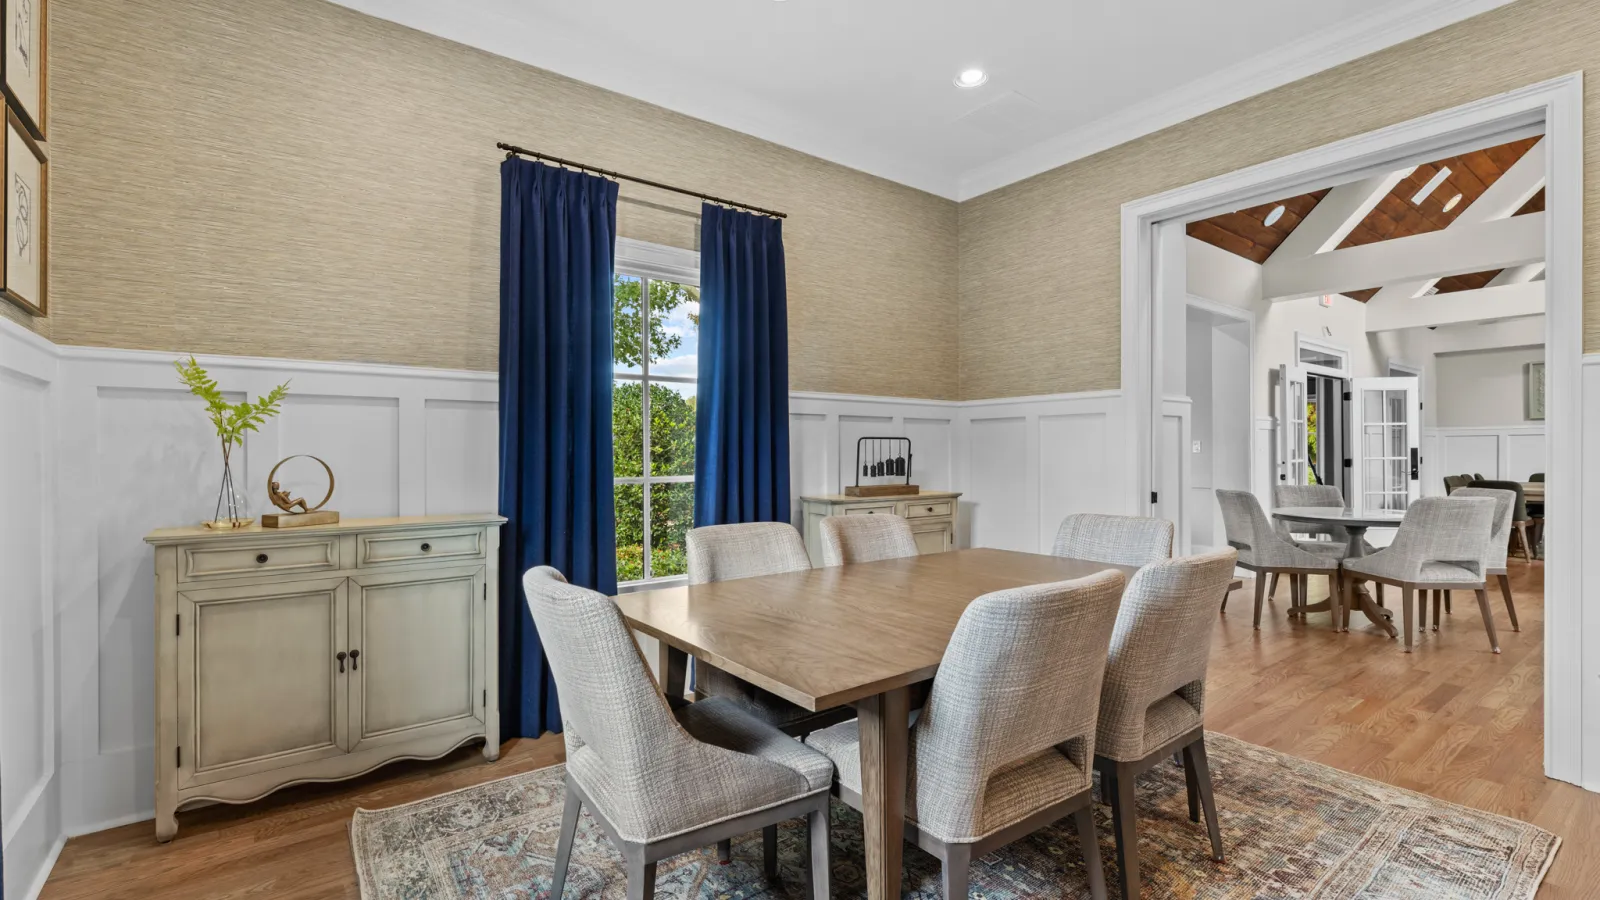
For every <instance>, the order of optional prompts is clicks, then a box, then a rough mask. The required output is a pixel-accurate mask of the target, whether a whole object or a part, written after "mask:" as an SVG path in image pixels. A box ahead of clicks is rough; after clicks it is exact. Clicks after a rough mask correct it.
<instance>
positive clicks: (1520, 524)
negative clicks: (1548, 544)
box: [1451, 478, 1533, 563]
mask: <svg viewBox="0 0 1600 900" xmlns="http://www.w3.org/2000/svg"><path fill="white" fill-rule="evenodd" d="M1470 487H1475V488H1487V489H1489V490H1495V491H1510V492H1511V493H1512V494H1514V495H1515V496H1516V500H1515V502H1514V504H1513V506H1512V509H1511V527H1512V528H1513V529H1515V534H1516V535H1517V538H1518V540H1520V541H1521V543H1522V558H1523V559H1524V560H1526V561H1527V562H1530V563H1531V562H1533V544H1532V543H1530V542H1529V540H1528V522H1529V521H1530V520H1531V519H1532V517H1531V516H1530V515H1529V514H1528V501H1527V495H1526V494H1525V493H1524V492H1523V489H1522V482H1520V481H1494V480H1485V479H1482V478H1479V479H1477V480H1475V481H1473V482H1472V484H1471V485H1470ZM1451 496H1455V495H1454V494H1452V495H1451Z"/></svg>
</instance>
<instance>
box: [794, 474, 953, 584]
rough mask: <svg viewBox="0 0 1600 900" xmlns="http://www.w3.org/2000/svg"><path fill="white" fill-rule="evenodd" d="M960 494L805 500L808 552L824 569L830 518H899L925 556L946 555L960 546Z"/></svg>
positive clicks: (827, 496) (824, 496)
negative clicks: (825, 522) (824, 542)
mask: <svg viewBox="0 0 1600 900" xmlns="http://www.w3.org/2000/svg"><path fill="white" fill-rule="evenodd" d="M960 497H961V494H960V492H958V491H923V492H922V493H920V494H899V495H894V496H889V497H847V496H845V495H844V494H822V495H819V496H816V497H801V498H800V510H801V516H802V517H803V518H804V520H805V521H804V529H803V532H804V534H805V539H806V552H807V553H808V554H810V556H811V564H812V565H813V566H821V565H822V530H821V529H822V520H823V519H825V518H827V517H828V516H871V515H883V514H889V515H895V516H899V517H900V518H902V519H905V520H906V521H908V522H910V523H911V533H912V536H914V537H915V538H916V540H917V549H918V550H919V551H921V552H922V553H943V552H945V551H946V550H954V549H955V546H956V518H957V517H958V516H959V515H960V511H961V505H960V503H958V502H957V501H958V500H959V499H960Z"/></svg>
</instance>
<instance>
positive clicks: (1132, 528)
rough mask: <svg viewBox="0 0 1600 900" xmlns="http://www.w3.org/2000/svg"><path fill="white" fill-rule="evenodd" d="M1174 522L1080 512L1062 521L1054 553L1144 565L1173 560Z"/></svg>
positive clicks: (1074, 557)
mask: <svg viewBox="0 0 1600 900" xmlns="http://www.w3.org/2000/svg"><path fill="white" fill-rule="evenodd" d="M1172 531H1173V529H1172V523H1171V522H1168V521H1167V520H1166V519H1151V518H1146V517H1144V516H1111V515H1105V514H1102V513H1077V514H1075V515H1070V516H1067V517H1066V518H1065V519H1062V520H1061V528H1060V529H1058V530H1057V531H1056V543H1055V546H1054V547H1053V548H1052V549H1051V551H1050V552H1051V553H1053V554H1055V555H1056V556H1066V557H1070V558H1072V559H1087V560H1090V561H1091V562H1100V563H1110V564H1112V565H1118V566H1144V565H1149V564H1150V563H1153V562H1157V561H1159V560H1163V559H1171V558H1172Z"/></svg>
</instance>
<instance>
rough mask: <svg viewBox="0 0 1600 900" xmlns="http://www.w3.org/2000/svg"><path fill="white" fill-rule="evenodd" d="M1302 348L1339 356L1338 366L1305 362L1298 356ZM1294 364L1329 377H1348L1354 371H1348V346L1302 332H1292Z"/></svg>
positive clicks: (1351, 375) (1352, 374) (1314, 373)
mask: <svg viewBox="0 0 1600 900" xmlns="http://www.w3.org/2000/svg"><path fill="white" fill-rule="evenodd" d="M1302 349H1306V350H1315V351H1317V352H1319V353H1326V354H1328V355H1329V356H1336V357H1338V358H1339V365H1338V366H1323V365H1318V364H1316V363H1308V362H1305V361H1304V360H1303V359H1301V357H1300V353H1301V350H1302ZM1293 358H1294V365H1297V366H1299V367H1300V368H1302V369H1305V370H1306V371H1307V372H1310V373H1312V374H1313V375H1326V376H1328V377H1330V378H1350V377H1353V376H1354V374H1355V373H1353V372H1351V371H1350V348H1349V347H1343V346H1340V345H1339V344H1332V343H1329V342H1327V341H1325V340H1322V339H1320V338H1314V337H1312V336H1310V335H1308V334H1305V333H1304V332H1300V331H1296V332H1295V333H1294V357H1293Z"/></svg>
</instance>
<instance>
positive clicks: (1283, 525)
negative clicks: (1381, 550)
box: [1272, 484, 1349, 541]
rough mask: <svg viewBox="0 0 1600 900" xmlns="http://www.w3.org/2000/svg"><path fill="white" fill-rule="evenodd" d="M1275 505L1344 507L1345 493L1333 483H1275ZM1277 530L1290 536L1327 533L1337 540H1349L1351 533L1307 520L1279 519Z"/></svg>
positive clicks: (1275, 524) (1337, 527) (1335, 526)
mask: <svg viewBox="0 0 1600 900" xmlns="http://www.w3.org/2000/svg"><path fill="white" fill-rule="evenodd" d="M1272 505H1273V506H1325V507H1329V508H1334V507H1337V508H1338V509H1344V494H1342V493H1340V492H1339V489H1338V488H1336V487H1334V486H1333V485H1331V484H1275V485H1273V486H1272ZM1273 525H1274V528H1275V530H1276V531H1277V532H1278V533H1279V534H1281V535H1283V536H1284V537H1289V535H1291V534H1313V535H1315V534H1325V535H1328V536H1329V537H1332V538H1334V539H1335V540H1340V541H1348V540H1349V534H1348V533H1347V532H1346V531H1345V530H1344V529H1343V528H1340V527H1339V526H1337V525H1311V524H1307V523H1305V522H1296V523H1294V525H1292V526H1291V525H1290V524H1289V523H1288V522H1284V521H1281V520H1280V521H1277V522H1274V523H1273Z"/></svg>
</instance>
